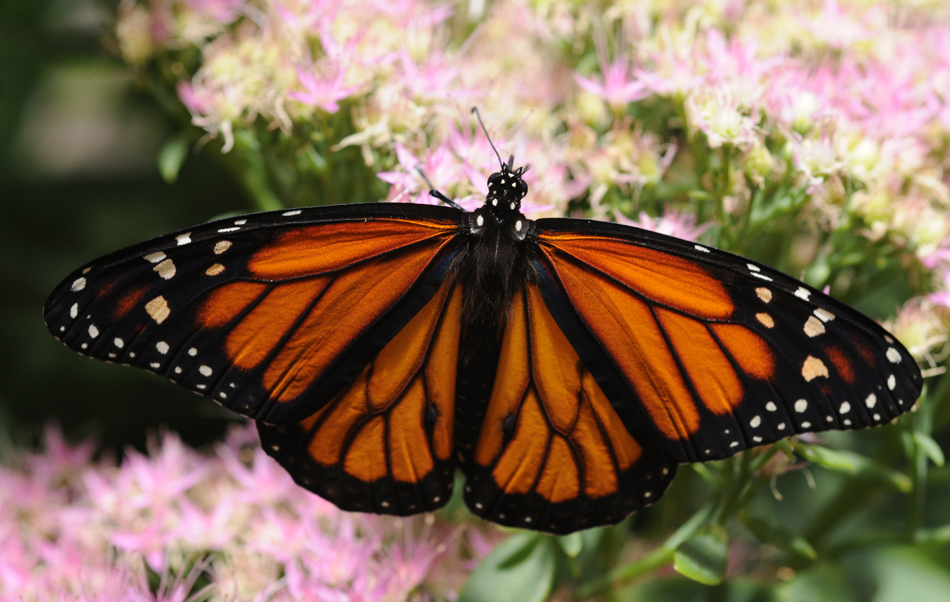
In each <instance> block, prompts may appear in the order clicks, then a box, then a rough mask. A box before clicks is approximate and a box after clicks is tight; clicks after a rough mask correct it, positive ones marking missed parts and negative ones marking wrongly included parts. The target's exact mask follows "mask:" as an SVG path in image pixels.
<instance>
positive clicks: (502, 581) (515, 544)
mask: <svg viewBox="0 0 950 602" xmlns="http://www.w3.org/2000/svg"><path fill="white" fill-rule="evenodd" d="M554 541H555V539H554V538H553V537H550V536H547V535H541V534H539V533H515V534H514V535H512V536H511V537H509V538H508V539H506V540H505V541H503V542H502V543H501V544H500V545H499V546H498V547H497V548H495V550H494V551H493V552H492V553H491V554H489V555H488V556H487V557H486V558H485V559H484V560H483V561H482V563H481V564H480V565H479V566H478V568H477V569H475V571H474V572H473V573H472V574H471V575H470V576H469V578H468V581H466V582H465V587H464V588H463V589H462V593H461V595H460V596H459V602H482V601H485V602H543V601H544V600H546V599H547V597H548V596H549V595H550V593H551V590H553V589H554V577H555V570H554V569H555V567H556V565H557V554H556V546H557V544H555V543H554Z"/></svg>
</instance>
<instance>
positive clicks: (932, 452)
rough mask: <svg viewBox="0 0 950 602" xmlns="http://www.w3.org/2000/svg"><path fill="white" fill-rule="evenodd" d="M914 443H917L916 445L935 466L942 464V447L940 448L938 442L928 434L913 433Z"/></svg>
mask: <svg viewBox="0 0 950 602" xmlns="http://www.w3.org/2000/svg"><path fill="white" fill-rule="evenodd" d="M914 443H916V444H917V447H919V448H920V450H921V451H922V452H924V453H925V454H927V457H928V458H930V461H931V462H933V463H934V464H936V465H937V466H943V464H944V457H943V449H941V448H940V444H939V443H937V442H936V441H934V440H933V439H932V438H931V437H930V435H926V434H924V433H914Z"/></svg>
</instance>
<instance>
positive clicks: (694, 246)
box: [693, 245, 712, 253]
mask: <svg viewBox="0 0 950 602" xmlns="http://www.w3.org/2000/svg"><path fill="white" fill-rule="evenodd" d="M693 248H694V249H696V250H697V251H702V252H703V253H712V251H710V250H709V249H707V248H706V247H704V246H703V245H693Z"/></svg>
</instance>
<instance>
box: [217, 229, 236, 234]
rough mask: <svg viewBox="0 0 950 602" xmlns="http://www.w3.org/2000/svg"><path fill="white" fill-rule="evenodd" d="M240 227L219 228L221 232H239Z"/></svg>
mask: <svg viewBox="0 0 950 602" xmlns="http://www.w3.org/2000/svg"><path fill="white" fill-rule="evenodd" d="M238 230H240V228H218V233H219V234H227V233H228V232H237V231H238Z"/></svg>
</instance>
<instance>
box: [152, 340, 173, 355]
mask: <svg viewBox="0 0 950 602" xmlns="http://www.w3.org/2000/svg"><path fill="white" fill-rule="evenodd" d="M155 349H157V350H158V352H159V353H161V354H162V355H165V354H166V353H168V350H169V349H170V347H169V346H168V343H166V342H165V341H159V342H157V343H155Z"/></svg>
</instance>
